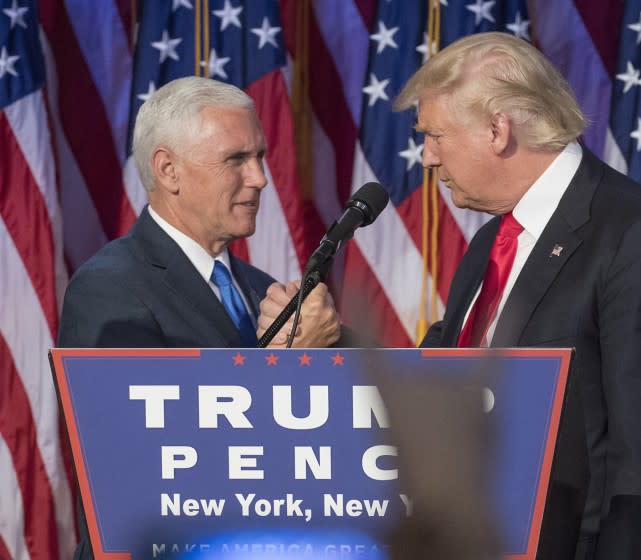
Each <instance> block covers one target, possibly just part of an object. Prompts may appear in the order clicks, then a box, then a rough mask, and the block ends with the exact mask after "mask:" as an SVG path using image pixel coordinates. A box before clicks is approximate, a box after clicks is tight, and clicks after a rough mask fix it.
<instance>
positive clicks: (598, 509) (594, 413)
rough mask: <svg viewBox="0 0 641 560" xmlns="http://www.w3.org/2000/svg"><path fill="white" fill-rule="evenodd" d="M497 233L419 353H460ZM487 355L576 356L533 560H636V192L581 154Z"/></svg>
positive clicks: (640, 194) (474, 245)
mask: <svg viewBox="0 0 641 560" xmlns="http://www.w3.org/2000/svg"><path fill="white" fill-rule="evenodd" d="M498 224H499V219H498V218H495V219H493V220H491V221H490V222H488V223H487V224H486V225H485V226H484V227H483V228H481V229H480V230H479V232H478V233H477V235H476V236H475V237H474V239H473V240H472V241H471V243H470V246H469V249H468V251H467V253H466V254H465V256H464V257H463V259H462V261H461V263H460V265H459V267H458V269H457V271H456V274H455V277H454V280H453V282H452V285H451V287H450V293H449V297H448V302H447V309H446V312H445V316H444V319H443V321H442V322H440V323H436V324H435V325H434V326H433V327H432V328H431V329H430V331H429V332H428V334H427V336H426V338H425V340H424V341H423V346H429V347H453V346H456V341H457V339H458V335H459V333H460V331H461V327H462V324H463V319H464V316H465V313H466V310H467V308H468V307H469V305H470V303H471V301H472V298H473V297H474V294H475V293H476V291H477V289H478V287H479V286H480V284H481V282H482V281H483V277H484V275H485V269H486V267H487V261H488V257H489V252H490V248H491V246H492V243H493V241H494V238H495V236H496V232H497V229H498ZM555 247H557V251H556V253H559V251H558V247H562V249H561V251H560V254H558V255H556V254H554V253H553V249H554V248H555ZM492 346H494V347H514V346H520V347H574V348H575V349H576V351H575V357H574V360H573V365H572V371H571V375H570V384H569V387H568V391H567V396H566V402H565V404H564V410H563V415H562V419H561V426H560V431H559V436H558V441H557V448H556V453H555V459H554V465H553V470H552V478H551V482H550V492H549V494H548V501H547V506H546V511H545V514H544V520H543V527H542V533H541V539H540V546H539V554H538V558H539V559H545V560H549V559H556V558H558V559H564V560H565V559H568V560H571V559H573V558H575V557H576V558H580V559H592V558H599V559H603V560H605V559H608V560H613V559H617V560H633V559H637V560H638V559H640V558H641V186H640V185H638V184H636V183H634V182H632V181H631V180H630V179H628V178H627V177H625V176H623V175H621V174H619V173H617V172H616V171H614V170H613V169H611V168H610V167H608V166H606V165H605V164H604V163H602V162H601V161H599V160H598V159H597V158H596V157H595V156H593V155H592V154H591V153H589V152H588V151H586V150H584V153H583V160H582V162H581V165H580V166H579V168H578V170H577V172H576V174H575V176H574V178H573V179H572V181H571V183H570V185H569V187H568V189H567V191H566V192H565V194H564V196H563V198H562V199H561V201H560V203H559V206H558V207H557V209H556V211H555V212H554V214H553V216H552V218H551V219H550V221H549V222H548V224H547V226H546V228H545V230H544V231H543V233H542V235H541V237H540V238H539V240H538V242H537V243H536V245H535V247H534V249H533V250H532V253H531V254H530V256H529V258H528V260H527V262H526V263H525V266H524V267H523V270H522V271H521V273H520V275H519V277H518V279H517V281H516V284H515V285H514V288H513V290H512V291H511V293H510V295H509V297H508V299H507V302H506V304H505V307H504V309H503V312H502V314H501V316H500V318H499V320H498V323H497V327H496V331H495V334H494V337H493V340H492Z"/></svg>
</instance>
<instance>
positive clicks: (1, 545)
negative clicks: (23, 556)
mask: <svg viewBox="0 0 641 560" xmlns="http://www.w3.org/2000/svg"><path fill="white" fill-rule="evenodd" d="M0 560H12V559H11V555H10V554H9V550H8V549H7V545H6V544H5V542H4V539H3V538H2V535H0Z"/></svg>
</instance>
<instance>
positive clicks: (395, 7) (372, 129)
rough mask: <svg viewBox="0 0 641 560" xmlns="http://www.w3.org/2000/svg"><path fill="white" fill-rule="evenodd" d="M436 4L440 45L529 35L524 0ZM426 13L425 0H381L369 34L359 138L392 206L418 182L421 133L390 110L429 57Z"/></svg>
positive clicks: (403, 115) (407, 116)
mask: <svg viewBox="0 0 641 560" xmlns="http://www.w3.org/2000/svg"><path fill="white" fill-rule="evenodd" d="M440 9H441V37H442V41H441V45H439V46H440V48H443V47H446V46H447V45H448V44H450V43H452V42H453V41H456V40H457V39H460V38H461V37H463V36H464V35H469V34H471V33H478V32H481V31H505V32H509V33H512V34H514V35H516V36H518V37H521V38H523V39H526V40H529V39H530V34H529V25H530V22H529V21H528V12H527V6H526V2H525V0H507V1H503V2H502V1H483V0H475V1H470V0H468V1H462V0H441V8H440ZM427 17H428V16H427V2H389V1H388V0H380V1H379V3H378V17H377V21H376V24H375V26H374V30H373V33H372V34H371V35H370V40H371V41H370V47H369V65H368V70H367V78H366V85H365V87H364V88H363V92H364V94H365V96H364V99H363V115H362V127H361V133H360V138H361V142H362V145H363V150H364V152H365V156H366V158H367V160H368V163H369V164H370V166H371V168H372V170H373V171H374V173H375V174H376V176H377V177H378V178H379V179H380V181H381V182H382V183H383V184H384V185H386V187H387V188H388V190H389V191H390V196H391V199H392V201H393V202H394V204H395V205H397V206H398V205H399V204H400V203H401V202H403V200H405V198H406V197H407V196H408V195H409V194H410V193H411V192H412V191H414V189H416V187H418V186H419V185H420V184H421V182H422V173H423V169H422V166H421V157H422V149H423V144H422V136H423V135H422V134H418V133H415V132H414V133H413V132H412V126H413V124H414V120H415V115H413V114H412V112H411V111H405V112H402V113H394V112H393V111H392V110H391V104H392V102H393V100H394V98H395V96H396V95H398V93H399V92H400V91H401V89H402V87H403V85H404V84H405V82H407V80H408V79H409V78H410V77H411V76H412V74H413V73H414V72H415V71H416V70H417V69H418V68H419V66H420V65H421V64H422V63H423V62H425V61H426V60H427V58H428V56H429V51H428V48H427V42H428V37H427V33H425V28H426V24H427ZM408 53H411V55H408Z"/></svg>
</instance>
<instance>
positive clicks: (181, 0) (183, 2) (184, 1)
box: [171, 0, 194, 12]
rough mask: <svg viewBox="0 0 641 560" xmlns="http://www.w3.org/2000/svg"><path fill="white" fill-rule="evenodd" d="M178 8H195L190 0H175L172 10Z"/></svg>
mask: <svg viewBox="0 0 641 560" xmlns="http://www.w3.org/2000/svg"><path fill="white" fill-rule="evenodd" d="M178 8H189V9H190V10H193V9H194V7H193V6H192V5H191V2H190V1H189V0H173V5H172V6H171V11H172V12H175V11H176V10H177V9H178Z"/></svg>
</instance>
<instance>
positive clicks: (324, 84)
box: [281, 0, 358, 204]
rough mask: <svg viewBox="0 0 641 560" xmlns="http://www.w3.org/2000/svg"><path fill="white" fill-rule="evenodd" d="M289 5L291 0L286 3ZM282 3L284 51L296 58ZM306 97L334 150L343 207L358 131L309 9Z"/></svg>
mask: <svg viewBox="0 0 641 560" xmlns="http://www.w3.org/2000/svg"><path fill="white" fill-rule="evenodd" d="M289 2H291V0H289ZM289 2H287V1H283V2H282V4H283V7H282V9H281V17H282V19H283V33H285V41H286V44H287V48H288V50H289V51H290V52H291V53H292V56H294V57H295V56H296V55H297V53H296V49H295V45H296V41H295V38H296V20H295V16H296V12H295V10H294V9H293V7H291V6H288V3H289ZM309 67H310V68H313V71H312V72H310V73H309V96H310V101H311V104H312V107H313V110H314V114H315V115H316V117H317V118H318V122H319V123H320V125H321V127H322V128H323V130H324V131H325V134H327V137H328V138H329V140H330V142H331V143H332V145H333V147H334V157H335V160H336V186H337V191H338V199H339V202H340V203H341V204H344V203H345V202H346V201H347V199H348V198H349V196H350V194H351V188H352V167H353V165H354V147H355V145H356V139H357V138H358V130H357V128H356V125H355V124H354V121H353V119H352V114H351V113H350V111H349V107H348V106H347V102H346V101H345V94H344V92H343V84H342V82H341V79H340V75H339V74H338V71H337V70H336V67H335V65H334V59H333V58H332V55H331V53H330V52H329V50H328V49H327V46H326V45H325V41H324V40H323V37H322V35H321V32H320V29H319V28H318V23H317V22H316V18H315V16H314V12H313V10H312V11H311V13H310V18H309Z"/></svg>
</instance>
